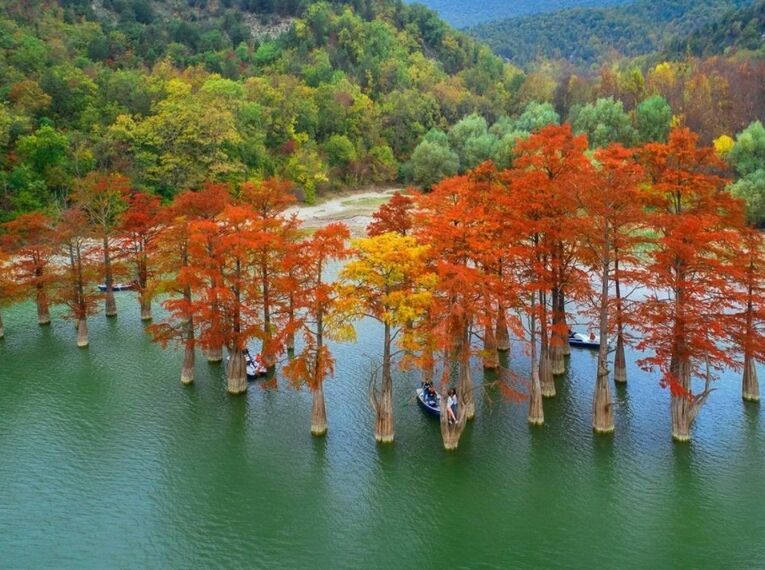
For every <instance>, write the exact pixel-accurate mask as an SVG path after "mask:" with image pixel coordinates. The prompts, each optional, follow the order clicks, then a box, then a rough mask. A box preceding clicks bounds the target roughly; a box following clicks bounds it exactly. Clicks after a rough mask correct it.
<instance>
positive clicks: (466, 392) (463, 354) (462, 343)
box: [457, 322, 475, 421]
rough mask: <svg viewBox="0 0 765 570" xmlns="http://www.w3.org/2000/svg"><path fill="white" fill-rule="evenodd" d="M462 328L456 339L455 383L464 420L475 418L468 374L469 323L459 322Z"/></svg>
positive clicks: (470, 380)
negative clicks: (457, 367) (456, 365)
mask: <svg viewBox="0 0 765 570" xmlns="http://www.w3.org/2000/svg"><path fill="white" fill-rule="evenodd" d="M461 327H462V330H461V331H460V336H459V340H458V348H457V350H458V351H459V352H458V358H459V360H458V362H459V363H460V373H459V378H458V383H457V394H458V395H459V403H458V406H459V407H460V408H462V409H464V411H465V420H466V421H467V420H472V419H473V418H475V398H474V396H473V377H472V375H471V374H470V324H469V323H467V322H465V323H462V324H461Z"/></svg>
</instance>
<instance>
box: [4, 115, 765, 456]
mask: <svg viewBox="0 0 765 570" xmlns="http://www.w3.org/2000/svg"><path fill="white" fill-rule="evenodd" d="M726 172H728V169H727V167H726V164H725V163H724V162H723V161H722V160H721V158H720V157H719V153H718V152H717V151H716V150H715V149H714V148H713V147H707V146H703V145H701V144H700V143H699V140H698V136H697V135H696V134H694V133H693V132H691V131H690V130H688V129H686V128H677V129H674V130H673V131H672V132H671V133H670V134H669V137H668V141H667V142H666V143H649V144H646V145H643V146H640V147H634V148H627V147H624V146H622V145H620V144H612V145H609V146H607V147H603V148H599V149H597V150H595V151H590V150H589V149H588V141H587V138H586V136H584V135H575V134H574V133H573V131H572V129H571V127H570V126H569V125H567V124H566V125H562V126H557V125H549V126H546V127H544V128H543V129H541V130H540V131H538V132H536V133H534V134H532V135H530V136H529V137H528V138H527V139H523V140H520V141H518V143H517V145H516V147H515V152H514V160H513V163H512V165H511V166H510V167H507V168H498V167H497V166H496V165H495V164H494V163H492V162H490V161H487V162H485V163H482V164H480V165H478V166H477V167H476V168H474V169H473V170H471V171H470V172H468V173H466V174H464V175H460V176H455V177H451V178H446V179H444V180H442V181H441V182H440V183H438V184H436V185H435V186H434V187H433V189H432V191H430V192H427V193H422V192H417V191H414V190H412V191H409V192H407V193H405V194H397V195H395V196H394V198H393V199H392V200H391V201H390V202H389V203H388V204H385V205H383V206H382V207H381V208H380V209H379V210H378V212H376V213H375V215H374V221H373V223H372V224H371V225H370V226H369V228H368V235H367V236H366V237H364V238H359V239H354V240H351V241H350V242H349V239H350V233H349V230H348V228H346V227H345V226H344V225H342V224H330V225H328V226H327V227H325V228H322V229H320V230H318V231H316V232H314V233H309V232H306V231H303V230H301V227H300V222H299V220H298V219H297V217H296V216H295V215H294V214H291V213H290V211H289V206H290V205H291V204H292V203H293V202H294V200H295V198H294V195H293V193H292V192H291V189H292V183H290V182H287V181H284V180H281V179H278V178H269V179H265V180H260V181H258V180H253V181H248V182H244V183H242V184H239V185H230V184H216V183H206V184H203V185H201V186H200V187H199V188H197V189H189V190H185V191H183V192H181V193H179V194H178V195H177V196H176V197H175V198H174V199H173V200H172V201H170V202H167V203H164V204H163V203H162V202H161V201H160V199H159V198H158V197H157V196H155V195H152V194H148V193H145V192H141V191H137V190H136V189H135V188H133V186H132V184H131V181H130V180H129V179H128V178H126V177H124V176H122V175H119V174H90V175H88V176H86V177H85V178H83V179H81V180H80V181H78V183H77V185H76V189H75V192H74V193H73V195H72V199H71V202H70V205H69V207H67V208H66V209H63V210H62V211H60V212H59V213H58V214H57V215H55V216H50V215H47V214H44V213H40V212H36V213H30V214H24V215H22V216H19V217H18V218H16V219H15V220H13V221H11V222H7V223H5V224H4V225H3V227H2V238H1V241H0V243H2V251H3V252H4V253H3V254H2V257H0V259H2V265H3V267H2V272H1V273H0V292H2V296H0V300H1V301H2V304H3V305H7V304H9V303H12V302H16V301H20V300H23V299H32V300H34V301H35V303H36V305H37V318H38V322H39V323H40V324H41V325H45V324H47V323H49V322H50V319H51V317H50V305H51V304H58V305H62V306H64V307H65V308H66V311H65V312H64V317H65V318H67V319H69V320H71V321H72V322H73V323H74V324H75V326H76V329H77V337H76V338H77V345H78V346H80V347H86V346H87V345H88V326H87V325H88V320H89V318H91V317H92V316H93V315H95V314H96V313H97V312H99V311H100V310H101V309H102V308H103V311H104V313H105V314H106V315H107V316H110V317H113V316H115V315H116V313H117V307H116V304H115V302H114V292H113V287H114V284H115V282H116V281H117V280H118V279H119V280H130V281H132V282H133V283H134V284H135V289H136V293H137V296H138V299H139V301H140V302H139V307H140V312H141V318H142V319H144V320H147V321H148V320H151V319H152V316H153V315H152V302H158V303H161V305H162V306H163V308H164V311H163V315H162V317H161V318H160V319H158V320H157V321H156V322H153V323H152V324H151V325H150V326H149V327H148V331H149V333H150V334H151V335H152V337H153V338H154V340H156V341H157V342H159V343H161V344H162V345H163V346H166V345H174V346H176V347H178V348H179V349H180V350H182V351H183V355H184V356H183V363H182V368H181V371H180V380H181V382H182V383H183V384H191V383H192V382H193V381H194V365H195V359H196V358H197V357H198V356H200V355H203V356H204V358H206V359H207V360H210V361H222V360H224V358H225V360H226V366H225V369H226V386H227V390H228V392H229V393H231V394H242V393H244V392H246V390H247V387H248V384H247V376H246V360H245V351H246V350H247V348H248V346H249V345H250V344H251V343H252V342H256V343H258V345H259V347H260V351H261V355H262V358H263V361H264V363H265V365H266V366H267V367H268V369H269V373H270V374H271V375H272V380H271V381H274V380H273V379H275V378H276V377H277V376H283V377H284V378H285V379H287V380H289V381H290V382H291V383H292V384H293V385H295V386H297V387H306V388H307V389H308V390H310V391H311V393H312V395H313V407H312V414H311V432H312V433H314V434H316V435H321V434H323V433H325V432H326V431H327V416H326V405H325V398H324V390H323V386H324V382H325V380H326V379H328V378H330V377H331V376H332V373H333V370H334V366H335V360H334V357H333V355H332V352H331V345H330V342H329V341H353V340H354V338H355V334H356V333H355V329H354V323H355V322H357V321H358V320H360V319H363V318H371V319H375V320H377V321H379V323H380V325H381V331H382V336H381V338H382V341H381V346H380V358H379V362H378V363H377V365H375V366H374V367H373V368H372V369H371V370H370V372H369V377H368V378H359V379H358V380H359V381H360V382H369V396H370V402H371V404H372V406H373V409H374V411H375V414H374V416H375V438H376V440H377V441H378V442H392V441H393V439H394V434H395V425H394V406H393V377H394V375H395V370H396V368H397V367H402V368H408V369H416V370H419V371H420V373H421V375H422V379H423V380H425V381H433V382H435V383H436V385H437V386H438V387H439V390H440V391H441V394H442V397H444V398H445V396H446V390H447V389H448V388H450V387H454V388H456V390H457V393H458V401H459V405H458V414H457V417H458V421H457V422H456V423H449V422H448V421H447V419H446V414H443V415H442V419H441V433H442V436H443V441H444V446H445V447H446V448H447V449H454V448H456V447H457V445H458V443H459V439H460V436H461V434H462V431H463V429H464V427H465V424H466V422H468V421H470V420H471V419H472V418H473V417H474V415H475V398H476V396H475V390H476V382H475V381H474V379H473V378H472V376H471V363H472V362H474V361H475V359H480V360H481V362H482V363H483V367H484V368H485V369H488V370H497V371H498V372H499V377H500V379H502V382H501V383H500V385H501V386H502V388H503V392H504V393H505V394H506V395H507V396H508V397H509V398H511V399H515V400H518V401H524V402H527V404H528V420H529V422H530V423H531V424H534V425H540V424H543V423H544V420H545V418H544V401H545V399H546V398H553V397H555V395H556V392H557V388H556V383H560V382H561V381H563V380H562V378H561V376H562V375H563V373H564V372H565V370H566V366H567V364H566V362H567V361H566V354H567V350H568V340H567V337H568V332H569V323H571V322H572V319H573V316H572V311H573V308H574V307H578V309H579V310H578V311H577V312H581V313H584V314H585V315H589V318H588V321H589V323H590V330H591V331H593V332H596V333H598V334H599V335H600V347H599V351H598V366H597V374H596V377H595V378H594V379H593V381H594V382H593V416H592V426H593V429H594V430H595V431H596V432H599V433H609V432H612V431H613V430H614V406H613V402H612V398H611V384H610V376H611V374H612V376H613V380H615V381H616V382H620V383H623V382H627V362H626V354H625V347H626V346H633V347H635V348H636V349H638V350H639V351H642V353H643V355H644V356H643V357H642V358H641V359H640V360H639V361H638V364H639V366H640V367H642V368H643V369H644V370H646V371H649V372H652V373H653V374H654V376H655V377H656V378H657V379H658V380H659V382H658V383H660V384H661V385H662V386H663V387H665V388H667V389H668V390H669V392H670V395H671V419H672V436H673V437H674V439H676V440H678V441H687V440H688V439H689V438H690V437H691V431H692V425H693V423H694V420H695V419H696V417H697V415H698V413H699V411H700V409H701V408H702V406H703V405H704V403H705V402H706V401H707V399H708V398H709V397H710V395H711V394H712V392H713V391H714V382H715V380H716V377H717V376H716V375H717V374H718V373H719V372H720V371H721V370H723V369H725V368H734V369H737V370H739V371H741V374H742V396H743V398H744V399H745V400H748V401H758V400H759V398H760V391H759V385H758V379H757V373H756V363H757V362H758V361H761V360H762V359H763V358H765V336H763V319H764V318H765V313H764V312H763V307H764V306H765V293H763V287H762V279H763V239H762V235H761V233H760V232H759V231H757V230H755V229H754V228H752V227H751V225H750V224H748V223H747V216H746V204H745V203H744V202H743V201H742V200H740V199H738V198H736V197H734V196H733V195H732V194H731V192H730V191H729V190H728V184H729V182H730V180H729V179H728V178H727V177H726ZM338 263H339V265H340V266H341V269H340V271H339V273H338V276H337V278H336V279H335V280H334V281H328V280H327V275H328V271H327V268H328V267H329V266H330V265H337V264H338ZM102 282H103V283H104V284H105V285H106V292H105V293H103V294H102V293H100V292H99V291H98V288H97V285H98V284H99V283H102ZM635 290H637V291H639V292H640V295H634V294H632V295H631V294H629V293H630V292H633V291H635ZM0 330H2V329H1V328H0ZM514 341H515V342H520V343H522V344H523V346H524V347H525V348H526V349H527V350H526V351H525V354H526V358H528V364H529V366H528V370H529V373H528V377H527V378H524V379H523V380H522V381H521V382H517V381H516V380H513V375H512V374H511V373H510V372H509V369H508V366H509V364H505V365H504V366H502V365H501V364H500V362H502V361H504V359H500V358H499V355H500V353H503V352H504V353H507V352H508V351H509V349H510V347H511V343H512V342H514Z"/></svg>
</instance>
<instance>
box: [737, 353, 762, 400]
mask: <svg viewBox="0 0 765 570" xmlns="http://www.w3.org/2000/svg"><path fill="white" fill-rule="evenodd" d="M741 384H742V391H741V392H742V396H743V398H744V400H746V401H747V402H759V401H760V383H759V381H758V380H757V368H756V367H755V360H754V358H753V357H752V356H751V355H749V354H748V355H746V356H744V376H743V379H742V383H741Z"/></svg>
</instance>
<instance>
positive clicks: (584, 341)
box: [568, 332, 600, 350]
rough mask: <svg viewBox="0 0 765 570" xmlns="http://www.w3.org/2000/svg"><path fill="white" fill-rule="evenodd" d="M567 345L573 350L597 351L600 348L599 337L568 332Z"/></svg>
mask: <svg viewBox="0 0 765 570" xmlns="http://www.w3.org/2000/svg"><path fill="white" fill-rule="evenodd" d="M568 344H569V345H570V346H573V347H575V348H589V349H591V350H598V349H599V348H600V337H599V336H598V335H596V334H590V335H586V334H583V333H575V332H570V333H569V335H568Z"/></svg>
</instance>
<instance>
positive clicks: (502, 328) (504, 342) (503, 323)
mask: <svg viewBox="0 0 765 570" xmlns="http://www.w3.org/2000/svg"><path fill="white" fill-rule="evenodd" d="M496 339H497V350H499V351H500V352H507V351H509V350H510V333H509V331H508V329H507V315H505V307H504V306H503V305H502V303H500V304H499V311H497V332H496Z"/></svg>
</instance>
